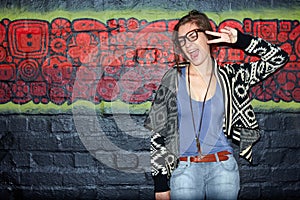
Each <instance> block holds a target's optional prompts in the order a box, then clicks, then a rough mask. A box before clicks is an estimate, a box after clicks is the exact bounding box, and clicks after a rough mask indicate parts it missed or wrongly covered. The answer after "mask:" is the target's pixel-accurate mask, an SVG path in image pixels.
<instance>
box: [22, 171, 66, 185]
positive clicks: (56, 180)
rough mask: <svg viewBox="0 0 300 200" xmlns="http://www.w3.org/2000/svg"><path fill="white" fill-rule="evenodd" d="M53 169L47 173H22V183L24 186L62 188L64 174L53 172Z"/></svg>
mask: <svg viewBox="0 0 300 200" xmlns="http://www.w3.org/2000/svg"><path fill="white" fill-rule="evenodd" d="M50 169H51V168H49V170H47V171H45V172H34V171H31V172H22V173H21V175H20V178H21V179H20V182H21V184H22V185H23V186H34V187H47V186H55V187H60V186H62V183H63V174H61V173H58V172H55V171H51V170H50Z"/></svg>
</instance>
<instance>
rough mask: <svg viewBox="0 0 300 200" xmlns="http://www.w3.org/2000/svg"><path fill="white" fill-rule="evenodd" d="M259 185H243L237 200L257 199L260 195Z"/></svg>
mask: <svg viewBox="0 0 300 200" xmlns="http://www.w3.org/2000/svg"><path fill="white" fill-rule="evenodd" d="M260 190H261V189H260V185H258V184H245V185H242V187H241V189H240V196H239V199H259V197H260V195H261V191H260Z"/></svg>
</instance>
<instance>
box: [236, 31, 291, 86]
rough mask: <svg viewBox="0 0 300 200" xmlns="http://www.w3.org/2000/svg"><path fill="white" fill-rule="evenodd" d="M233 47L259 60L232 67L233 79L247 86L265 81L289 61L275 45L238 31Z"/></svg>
mask: <svg viewBox="0 0 300 200" xmlns="http://www.w3.org/2000/svg"><path fill="white" fill-rule="evenodd" d="M233 47H235V48H239V49H242V50H244V52H245V53H246V54H248V55H254V56H257V57H259V58H260V59H258V60H257V61H255V62H249V63H243V64H235V65H232V67H233V70H232V73H233V74H234V76H236V77H235V78H236V79H240V81H242V82H244V83H247V84H248V85H249V86H253V85H255V84H256V83H258V82H260V81H262V80H264V79H266V78H267V77H268V76H270V75H271V74H273V73H274V72H275V71H276V70H277V69H279V68H281V67H283V66H284V65H285V64H286V63H287V62H288V60H289V56H288V54H287V53H286V52H285V51H284V50H282V49H281V48H280V47H278V46H277V45H275V44H272V43H269V42H267V41H266V40H263V39H262V38H257V37H254V36H251V35H247V34H243V33H242V32H240V31H238V39H237V42H236V43H235V44H233ZM237 76H239V77H237Z"/></svg>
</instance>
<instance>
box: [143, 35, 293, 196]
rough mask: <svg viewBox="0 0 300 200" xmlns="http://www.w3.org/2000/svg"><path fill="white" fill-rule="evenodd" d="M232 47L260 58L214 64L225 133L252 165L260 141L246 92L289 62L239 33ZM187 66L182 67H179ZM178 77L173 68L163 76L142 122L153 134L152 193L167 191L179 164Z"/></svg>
mask: <svg viewBox="0 0 300 200" xmlns="http://www.w3.org/2000/svg"><path fill="white" fill-rule="evenodd" d="M233 47H234V48H239V49H243V50H244V51H245V52H246V53H247V54H253V55H256V56H259V57H260V60H258V61H256V62H250V63H243V64H226V65H225V66H223V67H221V66H218V65H217V64H216V62H214V63H215V64H214V71H215V74H216V76H217V80H218V82H219V83H220V85H221V88H222V91H223V94H224V102H225V118H224V123H223V128H224V133H225V135H226V136H227V138H230V139H232V142H234V143H235V144H237V145H239V147H240V153H239V154H240V156H241V157H243V158H245V159H246V160H248V161H249V162H251V161H252V145H253V144H254V143H255V142H256V141H257V140H258V139H259V127H258V123H257V120H256V117H255V114H254V111H253V108H252V106H251V104H250V99H249V97H248V92H249V89H250V87H251V86H253V85H255V84H256V83H258V82H260V81H262V80H264V79H266V78H267V77H268V76H269V75H271V74H272V73H274V72H275V71H276V70H277V69H278V68H280V67H282V66H284V64H285V63H286V62H287V61H288V59H289V58H288V55H287V53H286V52H284V51H283V50H282V49H280V48H279V47H277V46H275V45H273V44H271V43H268V42H266V41H265V40H263V39H261V38H256V37H252V36H250V35H246V34H243V33H241V32H238V40H237V42H236V43H235V44H234V45H233ZM187 66H188V64H183V65H182V66H181V67H187ZM179 75H180V73H179V72H178V70H177V69H176V68H175V67H174V68H171V69H170V70H168V71H167V72H166V74H165V75H164V77H163V78H162V81H161V84H160V87H159V88H158V90H157V92H156V96H155V99H154V101H153V103H152V107H151V109H150V111H149V114H148V116H147V118H146V120H145V127H146V128H148V129H149V130H151V131H152V136H151V173H152V177H153V179H154V186H155V189H154V190H155V192H163V191H167V190H169V186H168V180H169V178H170V176H171V173H172V171H173V170H174V169H175V168H176V166H177V162H178V157H179V133H178V113H177V112H178V111H177V97H176V92H177V84H178V83H177V81H178V76H179Z"/></svg>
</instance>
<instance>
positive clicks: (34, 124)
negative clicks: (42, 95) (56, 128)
mask: <svg viewBox="0 0 300 200" xmlns="http://www.w3.org/2000/svg"><path fill="white" fill-rule="evenodd" d="M29 119H30V120H29V121H28V124H29V131H35V132H47V131H49V129H50V120H49V118H47V117H44V118H41V117H34V118H29Z"/></svg>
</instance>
